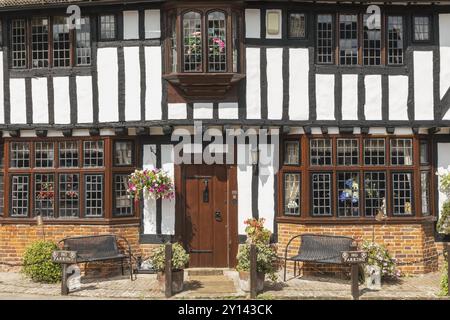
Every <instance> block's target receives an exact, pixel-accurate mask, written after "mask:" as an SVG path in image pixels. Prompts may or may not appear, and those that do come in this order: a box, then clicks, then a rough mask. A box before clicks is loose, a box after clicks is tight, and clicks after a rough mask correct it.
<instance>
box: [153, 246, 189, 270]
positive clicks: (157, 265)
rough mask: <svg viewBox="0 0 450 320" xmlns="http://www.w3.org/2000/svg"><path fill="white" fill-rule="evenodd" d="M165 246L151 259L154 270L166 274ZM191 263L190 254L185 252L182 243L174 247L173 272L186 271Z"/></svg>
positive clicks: (156, 251) (155, 252)
mask: <svg viewBox="0 0 450 320" xmlns="http://www.w3.org/2000/svg"><path fill="white" fill-rule="evenodd" d="M165 247H166V245H165V244H162V245H160V246H159V247H158V248H156V250H155V251H154V252H153V255H152V256H151V257H150V262H151V264H152V266H153V268H154V269H155V270H157V271H160V272H164V270H165V268H166V251H165ZM188 262H189V254H188V253H187V252H186V250H184V248H183V246H182V245H181V244H180V243H174V244H173V245H172V271H178V270H182V269H184V267H186V265H187V263H188Z"/></svg>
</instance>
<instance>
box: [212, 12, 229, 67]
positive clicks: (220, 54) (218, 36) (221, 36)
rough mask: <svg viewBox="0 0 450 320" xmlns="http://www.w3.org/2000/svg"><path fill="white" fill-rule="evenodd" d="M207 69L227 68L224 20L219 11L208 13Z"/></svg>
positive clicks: (223, 15) (222, 14)
mask: <svg viewBox="0 0 450 320" xmlns="http://www.w3.org/2000/svg"><path fill="white" fill-rule="evenodd" d="M208 70H209V71H210V72H224V71H226V70H227V46H226V22H225V14H224V13H223V12H220V11H214V12H210V13H208Z"/></svg>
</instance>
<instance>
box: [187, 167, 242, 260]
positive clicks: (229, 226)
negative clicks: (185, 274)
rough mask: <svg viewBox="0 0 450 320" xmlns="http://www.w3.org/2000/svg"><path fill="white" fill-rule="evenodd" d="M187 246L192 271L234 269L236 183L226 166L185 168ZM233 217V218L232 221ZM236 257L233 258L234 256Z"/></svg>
mask: <svg viewBox="0 0 450 320" xmlns="http://www.w3.org/2000/svg"><path fill="white" fill-rule="evenodd" d="M183 168H184V170H183V171H184V174H183V176H184V183H185V186H184V193H185V195H184V199H185V210H184V212H185V217H184V242H185V245H186V248H187V250H188V251H189V254H190V262H189V267H216V268H218V267H230V266H233V265H234V261H235V259H234V257H235V255H236V250H235V248H236V247H237V245H235V243H236V242H237V233H236V232H237V231H236V228H235V227H234V224H236V223H235V220H236V217H235V212H234V211H235V210H233V208H231V207H234V206H233V202H234V201H231V206H230V205H229V203H230V201H229V200H230V199H232V198H230V193H233V194H234V192H232V191H231V187H232V185H233V183H232V182H233V181H231V183H230V179H229V177H228V176H229V172H230V170H229V168H228V167H227V166H225V165H187V166H184V167H183ZM230 214H233V215H232V217H231V218H230ZM233 255H234V256H233Z"/></svg>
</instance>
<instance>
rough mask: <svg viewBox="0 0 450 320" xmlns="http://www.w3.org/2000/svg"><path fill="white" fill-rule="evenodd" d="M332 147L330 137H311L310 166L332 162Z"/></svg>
mask: <svg viewBox="0 0 450 320" xmlns="http://www.w3.org/2000/svg"><path fill="white" fill-rule="evenodd" d="M332 154H333V153H332V147H331V140H330V139H312V140H311V141H310V158H311V165H312V166H327V165H331V164H332V162H333V161H332Z"/></svg>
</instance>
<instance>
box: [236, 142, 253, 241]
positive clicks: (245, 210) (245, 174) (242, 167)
mask: <svg viewBox="0 0 450 320" xmlns="http://www.w3.org/2000/svg"><path fill="white" fill-rule="evenodd" d="M249 153H250V146H249V145H238V148H237V157H238V163H239V165H238V166H237V186H238V234H245V224H244V220H246V219H249V218H251V217H252V175H253V168H252V165H251V164H245V163H249V162H246V161H245V160H244V159H245V158H246V156H247V155H249Z"/></svg>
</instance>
